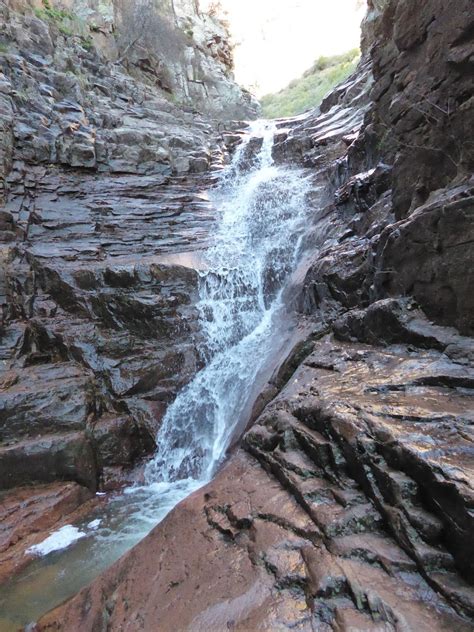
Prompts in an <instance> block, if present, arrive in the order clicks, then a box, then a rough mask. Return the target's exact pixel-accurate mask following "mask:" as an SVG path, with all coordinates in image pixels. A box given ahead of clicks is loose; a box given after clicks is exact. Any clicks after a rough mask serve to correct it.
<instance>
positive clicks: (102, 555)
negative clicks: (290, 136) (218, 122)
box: [0, 121, 309, 630]
mask: <svg viewBox="0 0 474 632" xmlns="http://www.w3.org/2000/svg"><path fill="white" fill-rule="evenodd" d="M273 137H274V127H273V125H272V124H271V123H267V122H262V121H259V122H256V123H255V124H253V127H252V129H251V133H250V134H249V135H248V136H247V138H246V140H245V141H244V142H243V143H241V144H240V145H239V147H238V149H237V151H236V152H235V154H234V157H233V160H232V163H231V164H230V165H229V166H228V167H227V168H226V169H225V170H224V172H223V174H222V177H221V180H220V184H219V186H218V187H217V188H216V189H215V190H213V191H212V192H211V199H212V200H213V202H214V205H215V207H216V209H218V212H219V217H218V221H217V228H216V234H215V238H214V241H213V245H212V247H210V248H209V250H208V251H207V252H206V254H205V259H206V266H205V270H203V271H201V272H200V273H199V274H200V283H199V302H198V305H197V307H198V310H199V314H200V323H201V327H202V331H203V334H204V335H203V343H202V345H201V347H200V349H199V352H200V353H201V355H202V357H203V359H204V360H205V366H204V368H203V369H202V370H201V371H200V372H198V373H197V375H196V376H195V377H194V379H193V380H192V381H191V382H190V383H189V384H188V385H187V386H186V387H185V388H184V389H183V390H182V391H181V392H180V393H179V394H178V396H177V397H176V399H175V401H174V402H173V403H172V404H171V405H170V406H169V408H168V411H167V413H166V415H165V417H164V420H163V423H162V425H161V428H160V430H159V432H158V436H157V446H158V447H157V451H156V454H155V456H154V458H153V460H152V461H150V462H149V464H148V465H147V467H146V471H145V485H143V486H141V487H134V488H130V489H128V490H126V491H125V493H124V494H121V495H120V496H119V497H117V498H115V499H113V500H112V501H110V502H109V503H108V504H107V505H106V509H105V511H104V510H102V512H101V513H100V515H97V516H92V517H89V518H88V520H89V521H90V520H91V519H92V518H94V517H95V518H96V519H95V521H94V522H93V523H90V522H89V523H88V524H83V525H76V526H77V527H78V529H79V532H80V534H82V536H83V537H78V532H77V530H76V531H73V533H75V537H76V541H75V543H74V544H71V546H70V547H69V548H67V549H66V550H62V551H57V552H52V553H49V555H47V556H46V557H43V558H40V559H38V560H37V561H35V562H34V563H33V564H32V565H30V567H28V568H27V570H26V571H25V572H24V573H23V574H22V575H21V576H20V577H18V578H17V579H16V580H15V582H12V584H10V585H9V586H7V587H6V589H5V590H3V591H2V592H0V612H2V614H3V616H4V617H5V619H4V621H5V622H7V621H10V622H11V621H16V622H18V623H26V622H28V621H30V620H32V619H34V618H36V617H37V616H38V615H39V614H41V613H42V612H44V611H45V610H47V609H48V608H50V607H52V606H54V605H55V604H56V603H58V602H60V601H61V600H63V599H64V598H65V597H67V596H69V595H71V594H73V593H74V592H75V591H77V590H78V589H79V588H80V587H81V586H82V585H84V584H86V583H87V582H88V581H90V580H91V579H92V578H93V577H94V576H95V575H96V574H97V573H98V572H99V571H100V570H101V569H103V568H104V567H105V566H107V565H109V564H110V563H111V562H112V561H114V560H115V559H116V558H117V557H119V555H121V554H122V553H123V552H124V551H125V550H126V549H128V548H130V546H132V545H133V544H135V543H136V542H137V541H138V540H139V539H141V538H142V537H143V536H144V535H145V534H146V533H147V532H148V531H149V530H150V529H151V528H152V527H153V526H154V525H156V524H157V523H158V522H159V521H160V520H162V519H163V518H164V516H165V515H166V514H167V513H168V512H169V511H170V510H171V509H172V508H173V507H174V506H175V505H176V504H177V503H178V502H179V501H180V500H182V499H183V498H184V497H186V496H187V495H189V494H190V493H191V492H192V491H194V490H195V489H197V488H199V487H200V486H202V485H204V484H205V483H206V482H208V481H209V480H210V479H211V478H212V476H213V474H214V473H215V471H216V469H217V468H218V467H219V465H220V464H221V463H222V461H223V459H224V458H225V455H226V452H227V450H228V448H229V445H230V442H231V441H232V439H233V438H234V436H235V433H236V431H237V429H238V428H239V427H240V425H239V424H242V422H245V417H246V416H248V413H249V406H251V404H252V402H253V400H254V398H255V397H256V395H257V394H258V387H259V385H262V384H263V382H264V381H265V378H266V377H268V374H269V370H270V369H271V360H272V357H273V356H274V354H275V349H276V348H278V347H279V346H283V341H284V339H285V336H286V337H287V338H288V334H287V332H285V326H286V328H288V325H287V322H286V320H285V317H284V315H285V306H284V303H283V300H282V295H283V290H284V288H285V284H286V283H287V281H288V279H289V278H290V275H291V273H292V272H293V271H294V270H295V268H296V266H297V263H298V261H299V259H300V258H301V254H302V253H301V244H302V239H303V237H304V234H305V228H306V226H307V223H308V222H307V220H308V218H307V205H306V195H307V192H308V189H309V180H308V176H307V174H306V172H304V171H303V170H299V169H292V168H288V167H283V166H277V165H275V164H274V163H273V159H272V146H273ZM256 139H263V140H262V144H261V148H260V149H259V150H258V152H257V153H256V154H255V153H254V152H252V151H249V150H250V149H251V148H250V147H249V144H250V143H255V142H257V141H256ZM91 525H93V526H91ZM48 545H51V542H48ZM53 545H54V542H53ZM1 629H2V618H1V615H0V630H1ZM5 629H8V628H7V627H5ZM10 629H11V628H10Z"/></svg>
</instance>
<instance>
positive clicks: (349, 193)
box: [38, 0, 474, 631]
mask: <svg viewBox="0 0 474 632" xmlns="http://www.w3.org/2000/svg"><path fill="white" fill-rule="evenodd" d="M369 8H370V11H369V14H368V18H367V20H366V23H365V29H364V37H363V46H364V49H365V50H364V53H365V54H364V58H363V63H362V65H361V68H360V69H359V73H358V74H357V75H356V76H355V77H353V78H351V79H350V80H349V81H348V82H347V83H346V84H344V85H343V86H341V87H340V88H339V89H337V90H336V91H335V93H333V94H332V95H331V96H330V97H329V98H328V99H327V100H326V101H325V103H324V104H323V106H322V108H321V111H320V112H319V111H318V112H314V113H310V114H309V115H306V116H304V117H299V118H298V119H295V120H292V121H282V122H281V124H280V125H279V132H278V133H277V137H276V144H275V147H274V155H275V159H276V160H278V161H282V162H284V161H292V162H299V163H301V164H304V165H305V166H307V167H309V168H312V169H313V170H314V178H315V180H314V182H315V189H314V196H311V202H313V203H314V205H315V212H314V231H313V234H312V236H311V237H310V238H309V239H308V247H310V248H311V249H312V252H313V261H312V263H311V265H310V266H309V270H308V273H307V275H306V278H305V279H304V281H303V282H302V284H301V288H300V291H299V293H298V292H296V295H297V298H296V300H295V308H296V309H298V310H299V311H300V314H301V318H302V319H304V320H305V321H306V322H307V323H308V322H313V333H312V334H311V336H310V337H309V338H308V340H306V341H305V343H303V344H300V345H299V346H298V348H296V349H295V350H294V353H293V355H292V356H291V357H290V358H289V359H288V361H287V362H286V363H285V365H284V366H283V367H282V368H281V369H280V370H279V371H278V372H277V373H276V374H275V376H274V378H273V379H272V381H271V383H270V384H269V386H268V388H267V389H266V391H265V393H264V394H263V395H262V398H261V400H260V402H259V408H260V409H262V408H263V411H262V412H261V413H260V415H259V416H258V417H257V419H256V420H255V422H254V423H253V425H251V427H250V428H249V429H248V431H247V433H246V434H245V436H244V438H243V441H242V444H241V446H240V447H239V448H237V449H236V450H235V451H234V453H233V455H232V456H231V457H230V459H229V462H228V463H227V465H226V466H225V467H224V468H223V469H222V470H221V471H220V472H219V473H218V475H217V476H216V478H215V480H214V481H213V482H212V483H211V484H210V485H208V486H207V487H206V488H204V489H203V490H200V491H198V492H196V493H195V494H194V495H193V496H191V497H190V498H189V499H188V500H186V501H184V502H183V503H181V504H180V505H179V506H178V507H177V508H176V509H175V510H174V511H173V512H172V513H171V514H170V515H169V516H168V517H167V519H165V521H164V522H163V523H162V524H161V525H159V526H158V527H157V528H156V529H155V530H154V531H153V532H152V533H151V534H150V535H149V536H148V537H147V538H146V539H145V540H144V541H143V542H142V543H140V544H139V545H138V546H137V547H136V548H135V549H134V550H132V551H130V552H129V553H128V554H127V555H126V556H125V557H124V558H123V559H122V560H120V561H119V562H118V563H116V564H115V565H114V566H113V567H112V568H111V569H109V570H108V571H107V572H106V573H104V574H103V575H102V576H101V577H100V578H98V579H97V580H96V581H95V582H94V583H93V584H91V586H89V587H88V588H86V589H84V590H83V591H81V592H80V593H79V594H78V595H77V596H76V597H75V598H74V599H72V600H71V601H69V602H68V603H67V604H65V605H64V606H62V607H60V608H59V609H57V610H56V611H53V612H52V613H50V614H49V615H47V616H45V617H44V618H43V619H42V620H41V622H40V623H39V625H38V629H39V630H73V629H77V628H81V629H85V630H100V629H103V628H104V627H107V628H108V629H112V630H120V629H125V628H126V629H129V630H147V629H155V630H169V629H175V628H179V629H187V630H193V631H197V630H212V631H218V630H219V631H220V630H223V629H231V630H242V631H243V630H287V629H299V630H318V631H319V630H321V631H322V630H337V631H340V630H354V629H363V630H446V631H448V630H453V629H460V630H470V629H472V624H473V617H474V590H473V588H472V581H473V572H474V571H473V568H474V567H473V559H474V557H473V551H472V538H471V535H470V534H471V533H472V528H473V525H472V507H473V502H474V497H473V468H474V458H473V457H474V453H473V449H472V440H473V437H472V432H471V430H470V428H471V426H472V420H473V419H472V416H473V413H472V411H473V408H474V407H473V402H474V400H473V393H474V390H473V388H474V382H473V378H474V373H473V371H474V365H473V359H474V356H473V351H474V347H473V341H472V338H471V337H469V336H470V335H471V334H472V327H473V321H472V313H473V312H472V305H471V301H472V291H471V290H472V286H473V284H472V269H473V265H472V264H473V263H474V248H473V243H474V240H473V237H472V231H473V227H474V205H473V199H474V197H473V192H474V190H473V182H472V179H471V176H470V171H471V169H472V160H473V152H472V147H471V145H470V141H469V136H468V133H467V130H468V129H469V127H472V117H473V104H472V72H471V71H472V55H473V33H474V31H473V28H472V26H473V25H472V11H470V4H469V3H468V2H460V3H458V4H457V5H456V7H455V8H454V7H448V6H447V5H446V3H442V2H438V1H437V0H432V1H430V2H425V3H415V4H414V3H410V2H395V1H394V0H389V1H385V2H375V1H374V2H370V7H369ZM448 95H449V99H448V101H449V103H448V102H447V101H446V98H447V97H448ZM420 96H421V98H420ZM441 119H442V120H441ZM453 152H454V153H453ZM293 295H294V294H293ZM285 382H286V385H284V384H285ZM278 390H279V393H278V394H277V395H276V396H275V392H276V391H278ZM265 403H266V406H265ZM150 578H153V580H152V581H150Z"/></svg>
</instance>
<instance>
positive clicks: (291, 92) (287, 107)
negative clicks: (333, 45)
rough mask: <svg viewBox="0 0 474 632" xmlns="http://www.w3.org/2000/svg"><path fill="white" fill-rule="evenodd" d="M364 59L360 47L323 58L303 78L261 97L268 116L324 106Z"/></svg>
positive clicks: (291, 114) (283, 114) (293, 114)
mask: <svg viewBox="0 0 474 632" xmlns="http://www.w3.org/2000/svg"><path fill="white" fill-rule="evenodd" d="M359 58H360V53H359V50H358V49H353V50H351V51H349V52H347V53H344V54H343V55H335V56H333V57H324V56H323V57H319V58H318V59H317V60H316V61H315V62H314V64H313V65H312V66H311V68H310V69H309V70H307V71H306V72H305V73H304V74H303V76H302V77H300V78H299V79H294V80H293V81H291V83H290V84H289V85H288V86H287V87H286V88H284V89H283V90H280V92H277V93H276V94H267V95H265V96H264V97H263V98H262V99H261V104H262V113H263V116H264V117H265V118H280V117H284V116H296V115H297V114H301V113H302V112H305V111H306V110H309V109H310V108H313V107H316V106H317V105H320V103H321V101H322V100H323V99H324V97H325V96H326V94H327V93H328V92H329V91H330V90H331V89H332V88H334V87H335V86H337V85H338V84H339V83H341V82H342V81H344V79H346V78H347V77H348V76H349V75H350V74H351V73H352V72H354V70H355V68H356V66H357V64H358V62H359Z"/></svg>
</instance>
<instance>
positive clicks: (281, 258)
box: [146, 121, 309, 485]
mask: <svg viewBox="0 0 474 632" xmlns="http://www.w3.org/2000/svg"><path fill="white" fill-rule="evenodd" d="M274 131H275V130H274V125H273V124H271V123H268V122H261V121H259V122H257V123H255V124H254V125H253V127H252V130H251V133H250V135H249V136H248V138H247V140H246V141H245V142H244V143H242V144H241V145H240V146H239V148H238V150H237V152H236V153H235V155H234V159H233V161H232V163H231V165H230V166H229V168H228V169H227V170H226V171H225V172H224V174H223V177H222V179H221V183H220V186H219V187H218V188H217V189H216V190H215V191H214V193H213V200H214V202H215V205H216V207H217V208H218V209H220V212H221V217H220V221H219V225H218V230H217V234H216V236H215V240H214V243H213V245H212V247H211V248H210V249H209V250H208V252H207V254H206V261H207V264H208V269H207V270H206V271H205V272H202V273H201V277H200V288H199V295H200V300H199V303H198V306H197V307H198V309H199V313H200V322H201V326H202V329H203V332H204V345H203V348H202V349H201V352H202V354H203V355H204V357H205V358H206V360H207V364H206V366H205V368H204V369H202V370H201V371H200V372H199V373H198V374H197V375H196V377H195V378H194V379H193V380H192V382H191V383H190V384H189V385H188V386H187V387H185V388H184V389H183V391H182V392H181V393H180V394H179V395H178V396H177V398H176V400H175V401H174V403H173V404H171V406H170V407H169V409H168V411H167V413H166V415H165V418H164V420H163V423H162V426H161V429H160V431H159V433H158V436H157V446H158V447H157V452H156V454H155V457H154V459H153V460H152V461H151V462H150V463H149V464H148V466H147V468H146V480H147V482H148V483H149V484H152V483H154V482H160V483H162V484H163V483H168V484H171V485H172V484H173V483H174V482H176V481H181V484H182V483H184V481H187V482H189V483H190V484H192V483H193V482H194V483H196V484H202V483H204V482H206V481H207V480H209V479H210V477H211V476H212V474H213V473H214V471H215V469H216V467H217V466H218V465H219V464H220V463H221V462H222V459H223V457H224V456H225V453H226V450H227V448H228V446H229V442H230V440H231V438H232V436H233V431H234V429H235V427H236V425H237V423H238V421H239V419H240V418H241V413H242V410H244V409H245V404H246V402H247V400H248V398H249V395H250V393H251V390H252V385H253V383H254V381H255V378H256V376H257V374H258V372H259V371H260V370H261V368H262V365H263V364H265V362H266V361H267V359H268V357H269V355H270V353H271V344H270V343H271V340H272V336H273V334H274V331H275V319H276V315H277V313H278V311H279V310H280V308H281V292H282V288H283V287H284V282H285V279H286V278H287V277H288V275H289V273H290V272H291V271H292V270H293V269H294V267H295V264H296V261H297V259H298V250H299V245H300V241H301V237H302V235H303V233H304V227H305V219H306V204H305V197H306V193H307V191H308V187H309V184H308V180H307V178H306V177H305V176H304V173H303V172H302V171H301V170H297V169H289V168H286V167H280V166H276V165H275V164H274V163H273V159H272V147H273V138H274ZM258 137H262V138H263V141H262V146H261V149H260V151H259V153H258V154H257V156H256V158H254V159H253V160H252V157H249V156H248V152H247V148H248V145H249V143H250V142H252V141H253V140H255V139H256V138H258ZM249 161H251V162H252V164H250V165H249V164H248V163H249Z"/></svg>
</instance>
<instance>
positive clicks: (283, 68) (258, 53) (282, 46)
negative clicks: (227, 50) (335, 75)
mask: <svg viewBox="0 0 474 632" xmlns="http://www.w3.org/2000/svg"><path fill="white" fill-rule="evenodd" d="M211 1H212V0H201V1H200V5H201V6H202V8H203V9H205V8H206V5H208V4H210V3H211ZM220 1H221V5H222V6H223V8H224V10H225V11H226V13H227V15H226V19H227V20H228V22H229V25H230V30H231V33H232V37H233V40H234V44H235V46H236V47H235V51H234V59H235V78H236V80H237V81H238V83H240V84H241V85H243V86H245V87H248V88H250V89H251V91H252V92H253V93H254V94H256V95H257V96H262V95H264V94H267V93H270V92H276V91H278V90H280V89H281V88H284V87H285V86H286V85H287V84H288V83H289V82H290V81H291V80H292V79H295V78H297V77H299V76H301V75H302V74H303V72H304V71H305V70H307V69H308V68H309V67H310V66H311V65H312V63H313V62H314V60H315V59H317V58H318V57H319V56H320V55H335V54H338V53H344V52H346V51H348V50H350V49H351V48H355V47H356V46H358V45H359V38H360V22H361V20H362V18H363V16H364V12H365V1H364V0H220Z"/></svg>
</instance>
